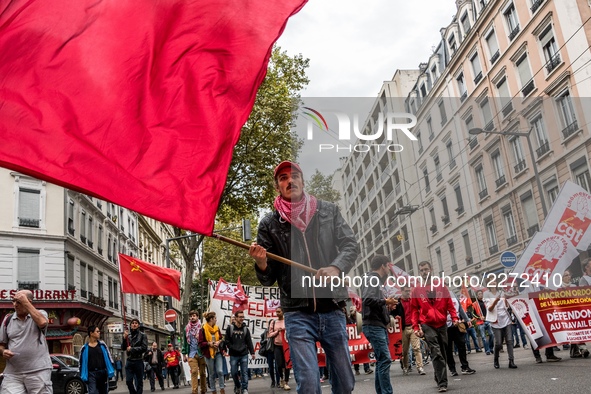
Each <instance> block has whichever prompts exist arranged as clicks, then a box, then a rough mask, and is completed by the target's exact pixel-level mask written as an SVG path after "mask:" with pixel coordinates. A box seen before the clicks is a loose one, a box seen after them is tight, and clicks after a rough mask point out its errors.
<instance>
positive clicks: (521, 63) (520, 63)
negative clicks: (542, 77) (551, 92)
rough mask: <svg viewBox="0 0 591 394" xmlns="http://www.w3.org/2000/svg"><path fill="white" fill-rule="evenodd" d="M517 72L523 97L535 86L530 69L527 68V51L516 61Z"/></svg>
mask: <svg viewBox="0 0 591 394" xmlns="http://www.w3.org/2000/svg"><path fill="white" fill-rule="evenodd" d="M515 65H516V66H517V73H518V74H519V80H520V81H521V93H522V94H523V97H526V96H528V95H529V94H530V93H531V92H533V90H534V88H535V84H534V80H533V79H532V74H531V70H530V68H529V62H528V61H527V53H524V54H523V55H522V56H521V57H520V58H519V60H517V62H515Z"/></svg>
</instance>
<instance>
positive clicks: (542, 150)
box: [536, 140, 550, 159]
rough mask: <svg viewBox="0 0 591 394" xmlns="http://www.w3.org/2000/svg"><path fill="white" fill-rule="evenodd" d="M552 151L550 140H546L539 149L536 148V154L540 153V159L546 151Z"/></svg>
mask: <svg viewBox="0 0 591 394" xmlns="http://www.w3.org/2000/svg"><path fill="white" fill-rule="evenodd" d="M549 151H550V142H548V140H546V141H544V143H543V144H542V145H540V147H539V148H538V149H536V154H537V155H538V159H539V158H540V157H542V156H544V155H545V154H546V153H548V152H549Z"/></svg>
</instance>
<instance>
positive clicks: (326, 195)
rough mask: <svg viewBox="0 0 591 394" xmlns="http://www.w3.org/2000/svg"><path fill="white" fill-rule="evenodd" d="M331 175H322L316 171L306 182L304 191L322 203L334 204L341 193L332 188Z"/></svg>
mask: <svg viewBox="0 0 591 394" xmlns="http://www.w3.org/2000/svg"><path fill="white" fill-rule="evenodd" d="M332 177H333V176H332V175H323V174H322V173H321V172H320V171H318V169H316V172H315V173H314V175H312V178H311V179H310V180H309V181H307V182H306V187H305V189H306V191H307V192H308V193H309V194H311V195H313V196H316V198H318V199H320V200H324V201H329V202H333V203H336V202H338V201H339V200H340V199H341V193H339V192H338V191H336V190H335V189H333V187H332Z"/></svg>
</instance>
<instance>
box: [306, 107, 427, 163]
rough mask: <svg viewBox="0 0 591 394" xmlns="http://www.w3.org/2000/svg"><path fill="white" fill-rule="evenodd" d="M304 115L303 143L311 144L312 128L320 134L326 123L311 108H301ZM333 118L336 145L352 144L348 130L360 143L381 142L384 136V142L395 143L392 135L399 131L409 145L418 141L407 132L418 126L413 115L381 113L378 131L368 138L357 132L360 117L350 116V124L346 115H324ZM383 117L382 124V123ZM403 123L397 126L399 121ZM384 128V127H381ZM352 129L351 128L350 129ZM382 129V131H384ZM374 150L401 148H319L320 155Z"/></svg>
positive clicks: (396, 148)
mask: <svg viewBox="0 0 591 394" xmlns="http://www.w3.org/2000/svg"><path fill="white" fill-rule="evenodd" d="M303 113H304V115H306V116H307V117H308V122H307V129H306V139H307V140H309V141H311V140H313V139H314V125H316V126H317V127H318V128H319V129H320V130H323V131H325V132H328V130H329V129H328V122H327V121H326V118H325V117H324V116H323V115H322V114H321V113H320V111H317V110H315V109H313V108H310V107H303ZM325 113H329V114H332V115H334V116H335V117H336V118H337V121H338V138H339V141H351V140H352V135H351V130H352V131H353V137H354V138H355V139H359V140H360V141H366V142H371V141H376V140H378V139H380V138H381V137H382V136H383V135H384V133H385V140H386V141H394V132H395V131H402V133H403V134H404V135H405V136H406V137H407V138H408V139H409V140H411V141H417V137H415V136H414V135H413V134H412V133H411V132H410V129H411V128H412V127H414V126H415V125H416V124H417V118H416V116H414V115H413V114H409V113H404V112H388V113H386V115H384V114H383V113H379V114H378V121H377V122H376V126H377V129H376V130H372V132H371V134H364V133H362V132H361V131H360V127H359V115H358V114H353V122H351V119H350V118H349V115H348V114H346V113H344V112H333V111H330V112H326V111H325ZM384 116H385V121H384ZM401 119H402V120H404V121H403V122H400V120H401ZM384 124H385V127H384ZM351 126H352V127H351ZM384 129H385V130H384ZM372 148H374V149H377V151H378V152H379V151H380V149H386V150H388V151H389V152H401V151H402V150H403V149H404V147H403V146H402V145H400V144H394V143H391V144H386V143H381V144H368V143H361V144H355V145H352V144H349V145H344V146H342V145H336V146H335V145H334V144H319V151H320V152H322V151H323V150H336V151H337V152H338V151H340V150H348V151H349V152H351V151H355V152H368V151H369V150H370V149H372Z"/></svg>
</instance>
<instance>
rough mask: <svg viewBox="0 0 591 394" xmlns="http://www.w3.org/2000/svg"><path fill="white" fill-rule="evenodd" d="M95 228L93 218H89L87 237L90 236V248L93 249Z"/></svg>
mask: <svg viewBox="0 0 591 394" xmlns="http://www.w3.org/2000/svg"><path fill="white" fill-rule="evenodd" d="M93 227H94V222H93V221H92V216H90V215H89V216H88V231H87V233H86V235H87V236H88V241H87V242H88V246H90V247H91V248H92V246H93V241H92V240H93V238H92V236H93V231H92V228H93Z"/></svg>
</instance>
